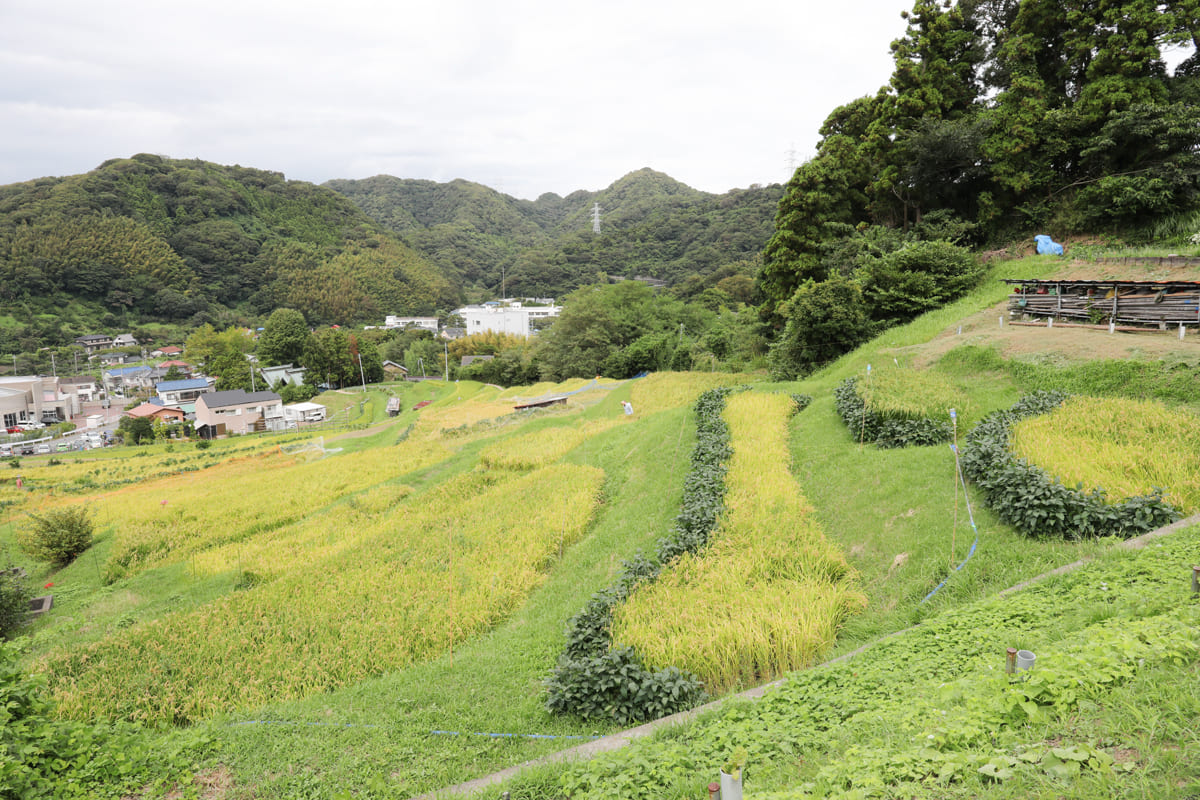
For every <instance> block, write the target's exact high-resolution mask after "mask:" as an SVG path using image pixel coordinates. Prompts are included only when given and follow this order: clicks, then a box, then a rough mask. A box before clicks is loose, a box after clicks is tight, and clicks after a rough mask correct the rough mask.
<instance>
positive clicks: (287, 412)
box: [283, 403, 325, 423]
mask: <svg viewBox="0 0 1200 800" xmlns="http://www.w3.org/2000/svg"><path fill="white" fill-rule="evenodd" d="M283 418H284V419H285V420H287V421H288V422H289V423H301V422H324V421H325V406H323V405H321V404H320V403H292V404H290V405H286V406H284V407H283Z"/></svg>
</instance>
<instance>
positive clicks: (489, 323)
mask: <svg viewBox="0 0 1200 800" xmlns="http://www.w3.org/2000/svg"><path fill="white" fill-rule="evenodd" d="M561 312H562V306H525V305H522V304H521V303H509V304H508V305H500V304H499V303H485V304H483V305H481V306H466V307H464V308H460V309H458V310H457V311H455V312H454V313H455V314H458V315H459V316H461V317H462V318H463V321H464V322H466V326H467V335H468V336H470V335H471V334H473V333H484V332H486V331H495V332H496V333H512V334H516V335H517V336H530V335H532V334H533V333H534V329H533V327H532V326H531V325H530V323H531V322H533V321H534V320H537V319H544V318H546V317H557V316H558V315H559V314H560V313H561Z"/></svg>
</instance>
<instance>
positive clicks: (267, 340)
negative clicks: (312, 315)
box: [255, 308, 309, 366]
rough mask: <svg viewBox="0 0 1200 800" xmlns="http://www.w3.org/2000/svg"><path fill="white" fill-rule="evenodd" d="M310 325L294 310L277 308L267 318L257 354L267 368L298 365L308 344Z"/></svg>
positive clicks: (259, 338) (259, 339)
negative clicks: (280, 365) (277, 365)
mask: <svg viewBox="0 0 1200 800" xmlns="http://www.w3.org/2000/svg"><path fill="white" fill-rule="evenodd" d="M308 337H309V330H308V323H307V322H305V320H304V315H303V314H301V313H300V312H299V311H297V310H296V309H294V308H277V309H275V311H273V312H271V316H270V317H268V318H267V324H266V325H265V326H264V327H263V332H262V335H261V336H259V337H258V348H257V350H256V351H255V353H256V354H257V355H258V360H259V361H261V362H262V363H263V364H264V365H266V366H274V365H276V364H296V363H299V361H300V355H301V354H302V353H303V352H304V346H305V345H306V344H307V343H308Z"/></svg>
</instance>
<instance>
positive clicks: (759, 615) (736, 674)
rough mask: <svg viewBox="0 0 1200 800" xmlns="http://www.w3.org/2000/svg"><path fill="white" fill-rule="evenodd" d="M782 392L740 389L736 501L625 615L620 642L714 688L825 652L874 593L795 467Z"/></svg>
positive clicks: (735, 414)
mask: <svg viewBox="0 0 1200 800" xmlns="http://www.w3.org/2000/svg"><path fill="white" fill-rule="evenodd" d="M793 408H794V405H793V402H792V400H791V398H790V397H788V396H787V395H783V394H762V393H751V392H745V393H741V394H738V395H735V396H733V397H731V398H730V399H729V401H728V405H727V407H726V412H725V417H726V420H727V422H728V423H729V426H730V434H731V437H732V447H733V456H732V458H731V460H730V462H729V471H728V473H727V475H726V484H727V487H728V491H727V494H726V498H725V502H726V510H725V512H724V515H723V516H722V519H721V522H720V523H719V525H718V529H717V531H716V532H715V533H714V535H713V537H712V542H711V544H710V545H709V547H708V548H707V550H705V551H704V552H703V553H701V554H699V555H695V556H693V555H691V554H688V555H684V556H682V557H680V558H679V560H678V561H677V562H676V563H675V565H674V566H673V567H672V568H671V569H670V570H668V571H666V572H664V573H663V574H662V575H660V576H659V579H658V580H657V581H655V582H654V583H652V584H648V585H645V586H643V587H641V588H639V589H637V590H635V591H634V593H633V594H632V595H631V596H630V598H629V599H628V600H627V601H626V602H625V604H623V605H622V606H619V607H618V608H617V609H616V611H615V614H614V623H613V641H614V642H616V643H620V644H632V645H633V646H634V647H636V648H637V651H638V653H639V654H641V655H642V657H643V658H645V660H646V661H647V663H649V664H651V665H654V666H668V665H669V666H675V667H680V668H681V669H685V670H689V671H691V672H693V673H695V674H696V675H697V676H698V677H699V678H700V679H701V680H702V681H704V684H705V686H706V688H707V689H708V690H709V691H710V692H720V691H725V690H727V689H730V688H733V687H735V686H739V685H746V684H750V683H758V682H762V681H763V680H767V679H770V678H772V677H775V676H777V675H780V674H782V673H783V672H786V671H787V670H791V669H796V668H798V667H801V666H805V665H807V664H810V663H812V662H814V661H815V660H817V659H818V658H820V656H821V655H822V654H823V653H825V652H826V651H827V650H828V649H829V647H830V646H831V645H832V643H833V640H834V638H835V636H836V633H837V630H838V627H839V625H840V624H841V622H842V620H843V619H844V618H845V616H846V615H847V614H849V613H852V612H854V611H857V610H860V609H861V608H862V606H863V604H864V602H865V600H864V599H863V597H862V595H860V594H858V593H857V592H856V591H854V590H853V589H852V587H851V583H852V574H851V570H850V569H849V567H848V566H847V564H846V561H845V559H844V558H843V557H842V555H841V553H839V552H838V551H837V549H836V548H835V547H833V546H832V545H831V544H830V543H829V542H827V541H826V540H825V537H824V536H823V535H822V533H821V529H820V526H819V525H818V524H817V522H816V520H815V518H814V517H813V515H812V506H811V505H810V504H809V503H808V501H807V500H805V499H804V497H803V495H801V493H800V491H799V487H798V486H797V485H796V482H795V480H794V479H793V478H792V476H791V473H790V472H789V471H788V463H789V460H790V459H789V456H788V452H787V438H788V434H787V420H788V417H789V415H790V413H791V411H792V410H793Z"/></svg>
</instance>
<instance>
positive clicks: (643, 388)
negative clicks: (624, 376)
mask: <svg viewBox="0 0 1200 800" xmlns="http://www.w3.org/2000/svg"><path fill="white" fill-rule="evenodd" d="M745 377H746V376H744V375H732V374H730V373H728V372H655V373H654V374H652V375H647V376H646V377H645V378H638V379H637V380H635V381H632V388H631V390H630V400H631V402H632V403H633V410H634V414H636V415H641V416H645V415H647V414H653V413H655V412H658V411H666V410H667V409H670V408H679V407H680V406H686V405H690V404H691V403H694V402H696V398H698V397H699V396H700V395H702V394H704V393H705V392H706V391H708V390H709V389H713V388H715V387H717V386H734V385H736V384H739V383H744V382H745Z"/></svg>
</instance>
